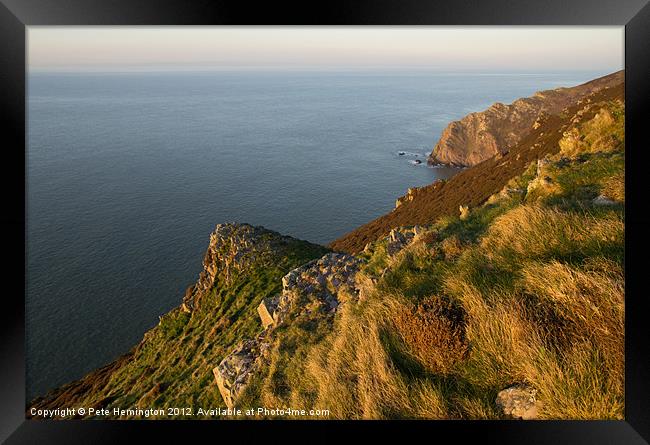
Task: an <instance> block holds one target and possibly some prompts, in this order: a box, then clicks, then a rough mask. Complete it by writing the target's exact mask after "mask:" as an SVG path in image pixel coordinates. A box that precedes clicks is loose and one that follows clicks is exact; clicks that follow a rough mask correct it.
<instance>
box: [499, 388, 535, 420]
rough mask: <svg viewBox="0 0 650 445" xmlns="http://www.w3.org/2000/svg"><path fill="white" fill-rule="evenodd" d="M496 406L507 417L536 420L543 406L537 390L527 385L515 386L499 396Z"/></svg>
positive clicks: (501, 392)
mask: <svg viewBox="0 0 650 445" xmlns="http://www.w3.org/2000/svg"><path fill="white" fill-rule="evenodd" d="M496 405H497V407H499V409H500V410H501V411H502V412H503V414H505V415H506V416H507V417H511V418H514V419H523V420H530V419H536V418H537V416H538V415H539V410H540V408H541V406H542V404H541V402H540V401H539V400H537V390H536V389H533V388H531V387H530V386H527V385H514V386H511V387H509V388H506V389H504V390H502V391H500V392H499V394H497V398H496Z"/></svg>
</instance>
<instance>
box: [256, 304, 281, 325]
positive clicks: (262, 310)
mask: <svg viewBox="0 0 650 445" xmlns="http://www.w3.org/2000/svg"><path fill="white" fill-rule="evenodd" d="M276 307H277V302H274V301H273V300H272V299H270V298H264V299H263V300H262V302H261V303H260V305H259V306H257V313H258V314H259V316H260V320H261V322H262V326H263V327H264V329H266V328H267V327H269V326H271V325H273V324H274V320H273V312H274V311H275V308H276Z"/></svg>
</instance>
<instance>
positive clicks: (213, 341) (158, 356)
mask: <svg viewBox="0 0 650 445" xmlns="http://www.w3.org/2000/svg"><path fill="white" fill-rule="evenodd" d="M326 252H328V249H326V248H324V247H322V246H318V245H314V244H311V243H308V242H306V241H301V240H297V239H295V238H292V237H289V236H283V235H281V234H279V233H277V232H273V231H271V230H267V229H265V228H263V227H254V226H251V225H248V224H240V223H228V224H219V225H217V226H216V228H215V230H214V232H213V233H212V234H211V235H210V240H209V244H208V248H207V250H206V253H205V256H204V259H203V270H202V271H201V273H200V275H199V278H198V280H197V282H196V283H195V284H194V285H192V286H190V287H189V288H188V290H187V292H186V293H185V296H184V297H183V299H182V304H181V305H180V306H178V307H176V308H174V309H172V310H171V311H170V312H168V313H167V314H164V315H162V316H161V317H160V321H159V323H158V324H157V325H156V326H155V327H153V328H152V329H151V330H149V331H147V332H146V333H145V334H144V337H143V339H142V341H141V342H140V343H139V344H137V345H136V346H135V347H134V348H133V349H132V350H131V351H129V352H128V353H127V354H125V355H123V356H122V357H120V358H118V359H117V360H115V361H114V362H112V363H110V364H108V365H106V366H104V367H102V368H100V369H98V370H96V371H93V372H91V373H89V374H88V375H86V376H84V377H83V378H81V379H79V380H77V381H74V382H71V383H69V384H67V385H64V386H62V387H60V388H57V389H55V390H53V391H51V392H49V393H48V394H46V395H44V396H43V397H39V398H37V399H36V400H33V401H32V402H31V403H30V406H29V409H28V411H27V416H28V417H43V416H39V415H38V414H35V415H32V413H31V408H33V409H34V410H43V409H55V408H58V407H68V406H70V407H72V406H74V407H79V406H85V407H93V408H95V409H106V410H108V411H109V413H110V414H109V415H107V416H104V417H109V418H113V417H120V418H141V417H143V416H141V415H127V416H115V415H113V414H112V410H113V409H116V408H117V409H121V408H125V409H126V408H135V409H151V408H155V407H161V406H172V407H187V406H198V405H200V406H204V407H219V406H224V402H223V400H222V397H221V395H220V394H219V391H218V390H215V388H214V387H213V384H214V376H213V373H212V370H213V368H214V367H216V366H217V365H218V364H219V362H220V361H221V360H222V359H223V358H224V357H225V356H226V354H228V353H229V352H230V351H231V350H232V348H234V347H235V346H236V345H237V344H238V343H239V342H240V341H241V340H242V339H246V338H254V337H255V336H256V335H257V334H258V332H259V330H260V329H261V323H260V320H259V317H258V313H257V307H258V306H259V304H260V303H261V302H262V300H264V299H268V298H272V297H274V296H276V295H278V294H279V293H280V292H281V291H282V277H283V276H284V275H285V274H287V273H288V272H289V271H291V270H292V269H295V268H297V267H299V266H302V265H303V264H305V263H307V262H309V261H310V260H312V259H315V258H319V257H321V256H322V255H324V254H325V253H326ZM82 417H95V416H94V415H93V414H92V413H86V414H85V415H84V416H82ZM154 417H159V416H154ZM161 418H164V417H161Z"/></svg>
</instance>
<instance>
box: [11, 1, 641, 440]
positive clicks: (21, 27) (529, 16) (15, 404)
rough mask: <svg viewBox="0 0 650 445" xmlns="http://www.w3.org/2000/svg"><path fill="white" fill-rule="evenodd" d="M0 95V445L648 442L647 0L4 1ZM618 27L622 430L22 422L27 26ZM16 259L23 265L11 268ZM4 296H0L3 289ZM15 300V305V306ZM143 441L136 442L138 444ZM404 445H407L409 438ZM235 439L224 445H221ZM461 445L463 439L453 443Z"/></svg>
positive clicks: (616, 426)
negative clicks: (622, 88)
mask: <svg viewBox="0 0 650 445" xmlns="http://www.w3.org/2000/svg"><path fill="white" fill-rule="evenodd" d="M2 3H3V4H2V5H1V6H0V32H1V36H0V47H1V48H2V49H1V50H0V52H1V54H2V56H1V59H2V64H1V66H0V84H1V87H0V88H1V92H2V93H1V95H0V97H1V98H2V101H3V103H2V107H0V109H1V113H2V122H3V123H5V125H6V129H5V131H4V132H3V137H4V139H5V143H4V144H3V146H4V150H3V152H2V161H3V162H2V166H3V171H2V174H1V175H0V177H1V181H2V191H3V194H2V196H3V198H4V199H3V206H2V209H3V212H2V215H1V221H0V224H1V225H2V233H3V235H4V240H5V242H4V243H3V249H2V250H3V255H4V256H5V261H4V262H3V263H4V264H5V266H4V267H3V276H4V278H5V279H4V280H3V284H4V285H5V286H4V288H3V290H4V292H3V294H4V295H3V296H4V298H3V304H2V309H0V317H1V320H0V329H1V343H0V361H1V363H2V367H1V369H0V440H4V439H7V442H6V443H11V444H16V443H67V444H73V443H95V444H99V443H115V442H125V443H129V442H131V441H135V440H142V438H145V439H151V440H155V438H156V437H158V438H166V439H169V438H171V437H172V436H173V435H180V437H184V438H185V440H202V439H199V437H200V436H199V434H200V435H205V434H207V436H204V437H207V438H209V440H211V441H212V440H226V439H225V438H224V434H226V433H236V434H237V435H238V436H237V439H236V440H238V441H243V442H244V443H246V442H248V441H254V440H255V441H257V440H260V441H263V442H273V441H282V442H285V441H286V440H291V439H292V438H294V439H303V440H312V439H314V438H321V439H324V438H328V439H329V440H334V439H336V438H337V437H338V435H339V434H340V433H341V431H340V430H341V428H343V429H346V430H349V429H362V430H363V432H364V433H367V434H371V435H373V436H386V435H388V434H392V433H397V434H399V435H401V436H402V437H404V438H405V439H406V440H422V439H416V436H415V434H423V435H422V436H419V437H421V438H424V439H425V440H434V439H440V440H442V439H443V438H454V440H458V439H466V438H468V437H471V438H474V439H475V440H476V441H477V442H478V441H481V443H484V442H486V441H488V442H489V441H491V440H493V441H495V442H498V443H501V444H509V443H526V444H528V445H532V444H544V443H554V444H558V443H571V444H582V443H585V444H619V443H620V444H641V443H647V442H646V441H648V440H650V383H649V382H650V346H649V345H650V342H649V341H648V338H649V337H650V336H649V335H648V333H649V329H648V323H647V322H646V318H647V315H646V313H647V312H646V311H645V310H644V309H645V308H646V307H647V306H646V303H645V300H646V298H647V292H645V289H646V288H647V286H644V284H645V283H644V278H645V277H644V275H646V273H644V272H645V266H646V259H645V258H646V254H645V253H646V252H648V249H647V247H648V239H649V237H648V228H649V227H650V219H649V218H648V217H647V216H645V212H644V206H645V205H647V203H646V201H647V199H645V194H646V193H647V189H648V187H647V184H646V182H645V181H644V176H645V175H644V172H643V169H644V166H645V165H647V163H646V162H644V160H647V157H648V154H647V153H648V151H649V150H650V144H649V142H648V141H649V140H650V135H649V134H648V132H647V131H646V130H645V128H644V127H645V126H646V123H645V121H644V120H643V118H642V114H643V113H642V112H643V111H644V110H645V109H646V108H647V106H648V105H649V103H648V98H649V96H650V87H649V86H648V85H649V81H650V62H649V60H650V57H648V56H649V54H650V45H648V42H649V41H650V5H649V4H648V0H591V1H590V0H545V1H539V0H538V1H535V0H518V1H513V0H491V1H475V0H455V1H447V2H427V1H417V0H409V1H401V2H397V1H395V2H391V3H388V2H383V1H382V2H380V1H372V0H366V1H353V0H350V1H347V2H345V1H328V2H318V3H307V2H304V3H302V4H297V5H292V4H287V5H281V4H278V3H274V2H266V3H261V2H260V4H257V5H251V4H250V3H247V2H243V1H239V2H237V1H232V0H220V1H213V2H210V1H207V0H195V1H193V2H187V1H177V0H176V1H171V0H157V1H156V0H139V1H136V0H130V1H129V0H59V1H55V0H2ZM243 24H248V25H273V24H275V25H581V26H588V25H620V26H623V25H624V26H625V70H626V74H625V77H626V140H627V148H626V152H627V154H626V246H625V248H626V261H625V268H626V272H625V273H626V302H627V304H626V383H625V389H626V403H625V420H624V421H525V422H522V421H386V422H384V421H381V422H379V421H377V422H354V423H351V422H339V421H325V422H313V421H291V422H290V423H288V422H284V421H274V422H262V421H255V422H252V423H251V422H248V421H230V422H205V421H203V422H200V421H181V422H170V421H157V422H146V421H136V422H119V421H117V422H109V421H74V420H72V421H37V420H31V421H30V420H25V414H24V413H25V376H24V371H25V367H24V354H25V346H24V342H25V322H24V316H25V308H24V296H25V295H26V285H27V283H26V280H21V279H20V276H21V272H23V273H24V272H26V251H25V248H26V242H25V233H26V232H25V218H26V213H25V209H26V207H25V187H26V181H25V155H26V151H25V149H26V137H25V129H26V127H25V98H26V96H25V93H26V80H25V69H26V65H25V62H26V55H25V48H26V46H25V36H26V27H28V26H36V25H243ZM20 259H22V261H20ZM8 283H9V284H10V286H7V284H8ZM21 295H22V297H21ZM136 436H140V437H136ZM411 438H412V439H411ZM228 440H232V439H228ZM461 443H462V440H461Z"/></svg>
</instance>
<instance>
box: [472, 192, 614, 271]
mask: <svg viewBox="0 0 650 445" xmlns="http://www.w3.org/2000/svg"><path fill="white" fill-rule="evenodd" d="M624 234H625V226H624V222H623V219H622V217H621V216H618V215H616V214H610V215H605V216H601V217H595V216H591V215H589V214H587V213H578V212H562V211H559V210H556V209H552V208H545V207H538V206H531V205H528V206H519V207H517V208H515V209H513V210H511V211H509V212H508V213H506V214H505V215H503V216H501V217H499V218H497V219H496V220H495V221H494V223H493V224H492V225H491V226H490V228H489V230H488V233H487V236H486V237H484V238H483V240H482V242H481V247H482V249H483V251H484V252H485V253H486V256H487V257H489V258H490V259H492V260H494V261H499V262H501V263H504V264H510V265H511V266H515V267H516V266H517V263H516V262H513V259H514V258H515V257H517V258H519V259H520V260H524V259H540V260H542V259H551V258H558V259H566V260H571V259H580V258H583V257H588V256H590V255H592V254H595V253H597V252H600V251H603V252H607V253H611V254H613V255H616V254H617V253H619V251H621V250H622V247H623V240H624Z"/></svg>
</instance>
